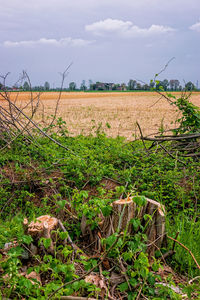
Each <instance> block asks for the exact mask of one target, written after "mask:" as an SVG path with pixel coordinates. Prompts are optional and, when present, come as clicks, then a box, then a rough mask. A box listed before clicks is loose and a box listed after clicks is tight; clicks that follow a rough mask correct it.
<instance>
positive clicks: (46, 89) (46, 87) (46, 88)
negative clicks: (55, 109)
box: [44, 81, 50, 91]
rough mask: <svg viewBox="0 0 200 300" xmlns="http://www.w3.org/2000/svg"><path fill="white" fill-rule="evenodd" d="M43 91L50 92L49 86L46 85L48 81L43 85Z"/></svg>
mask: <svg viewBox="0 0 200 300" xmlns="http://www.w3.org/2000/svg"><path fill="white" fill-rule="evenodd" d="M44 90H45V91H49V90H50V84H49V83H48V81H46V82H45V84H44Z"/></svg>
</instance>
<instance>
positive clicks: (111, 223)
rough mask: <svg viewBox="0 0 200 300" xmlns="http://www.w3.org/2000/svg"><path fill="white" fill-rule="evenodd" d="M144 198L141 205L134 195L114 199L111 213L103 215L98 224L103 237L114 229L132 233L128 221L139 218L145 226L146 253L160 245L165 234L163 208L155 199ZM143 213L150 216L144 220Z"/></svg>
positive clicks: (150, 252)
mask: <svg viewBox="0 0 200 300" xmlns="http://www.w3.org/2000/svg"><path fill="white" fill-rule="evenodd" d="M145 199H146V203H145V204H144V205H143V206H138V205H137V204H136V203H135V202H134V197H133V198H132V197H128V198H126V199H120V200H117V201H114V202H113V203H112V204H111V206H112V213H111V215H110V216H108V217H105V218H104V220H103V222H102V223H101V225H100V226H101V230H102V235H103V236H104V237H108V236H110V235H112V234H113V233H114V232H116V231H119V232H123V231H125V230H126V231H127V233H128V234H134V230H133V226H132V224H131V223H130V221H131V219H134V218H139V219H140V220H141V224H142V225H143V226H144V227H145V232H144V233H146V235H147V245H148V253H149V255H150V256H152V255H154V253H155V250H156V249H157V248H160V247H161V246H162V243H163V239H164V236H165V208H164V206H163V205H161V204H160V203H159V202H157V201H154V200H151V199H148V198H145ZM144 215H149V216H150V217H149V218H147V220H146V221H145V220H144Z"/></svg>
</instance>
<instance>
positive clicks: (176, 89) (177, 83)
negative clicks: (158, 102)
mask: <svg viewBox="0 0 200 300" xmlns="http://www.w3.org/2000/svg"><path fill="white" fill-rule="evenodd" d="M179 85H180V82H179V80H177V79H175V80H174V88H175V91H178V89H179Z"/></svg>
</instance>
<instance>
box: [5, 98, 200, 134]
mask: <svg viewBox="0 0 200 300" xmlns="http://www.w3.org/2000/svg"><path fill="white" fill-rule="evenodd" d="M174 94H175V95H176V96H178V95H179V94H178V93H174ZM11 95H12V97H14V96H15V94H14V93H11ZM40 97H41V102H42V104H43V106H44V110H45V112H46V114H47V115H52V114H53V112H54V110H55V106H56V100H57V98H58V93H56V92H46V93H43V94H41V96H40ZM159 98H160V96H159V95H158V94H157V93H155V92H133V93H120V92H118V93H117V92H116V93H114V92H111V93H109V92H106V93H83V92H71V93H70V92H63V93H62V95H61V100H60V103H59V110H58V116H61V117H62V118H63V120H65V121H66V123H67V127H68V130H69V132H70V134H71V135H77V134H79V133H83V134H88V133H91V132H94V131H95V128H93V127H94V126H96V127H97V126H98V124H99V123H102V126H103V128H104V129H105V131H106V133H107V134H108V135H109V136H117V135H123V136H125V137H126V138H128V139H133V135H136V136H138V135H139V130H138V128H137V126H136V121H138V123H139V124H140V126H141V128H142V131H143V135H148V134H152V133H156V132H158V129H159V127H161V126H163V127H164V129H165V130H167V129H170V128H172V127H173V128H174V127H175V126H176V125H175V124H171V122H172V121H173V122H174V121H175V119H176V117H177V112H176V109H175V108H174V107H173V106H171V105H169V103H168V102H167V101H166V100H165V99H160V100H159ZM29 99H30V93H25V92H23V93H22V92H21V93H19V96H18V101H22V102H23V101H27V100H29ZM190 100H191V101H192V102H193V103H194V104H195V105H197V106H199V107H200V93H197V92H196V93H193V94H192V96H191V98H190ZM1 103H2V102H1ZM40 108H41V106H40ZM106 123H109V124H110V126H111V128H107V127H106ZM92 128H93V129H92Z"/></svg>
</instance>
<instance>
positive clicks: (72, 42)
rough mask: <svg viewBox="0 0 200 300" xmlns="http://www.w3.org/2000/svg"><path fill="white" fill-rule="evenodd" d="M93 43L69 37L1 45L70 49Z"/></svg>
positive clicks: (10, 42)
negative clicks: (63, 47) (45, 46)
mask: <svg viewBox="0 0 200 300" xmlns="http://www.w3.org/2000/svg"><path fill="white" fill-rule="evenodd" d="M91 43H93V41H88V40H83V39H72V38H71V37H66V38H62V39H59V40H56V39H46V38H41V39H39V40H27V41H18V42H12V41H5V42H4V43H3V45H4V46H5V47H32V46H37V45H48V46H58V47H60V46H71V47H84V46H87V45H89V44H91Z"/></svg>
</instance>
